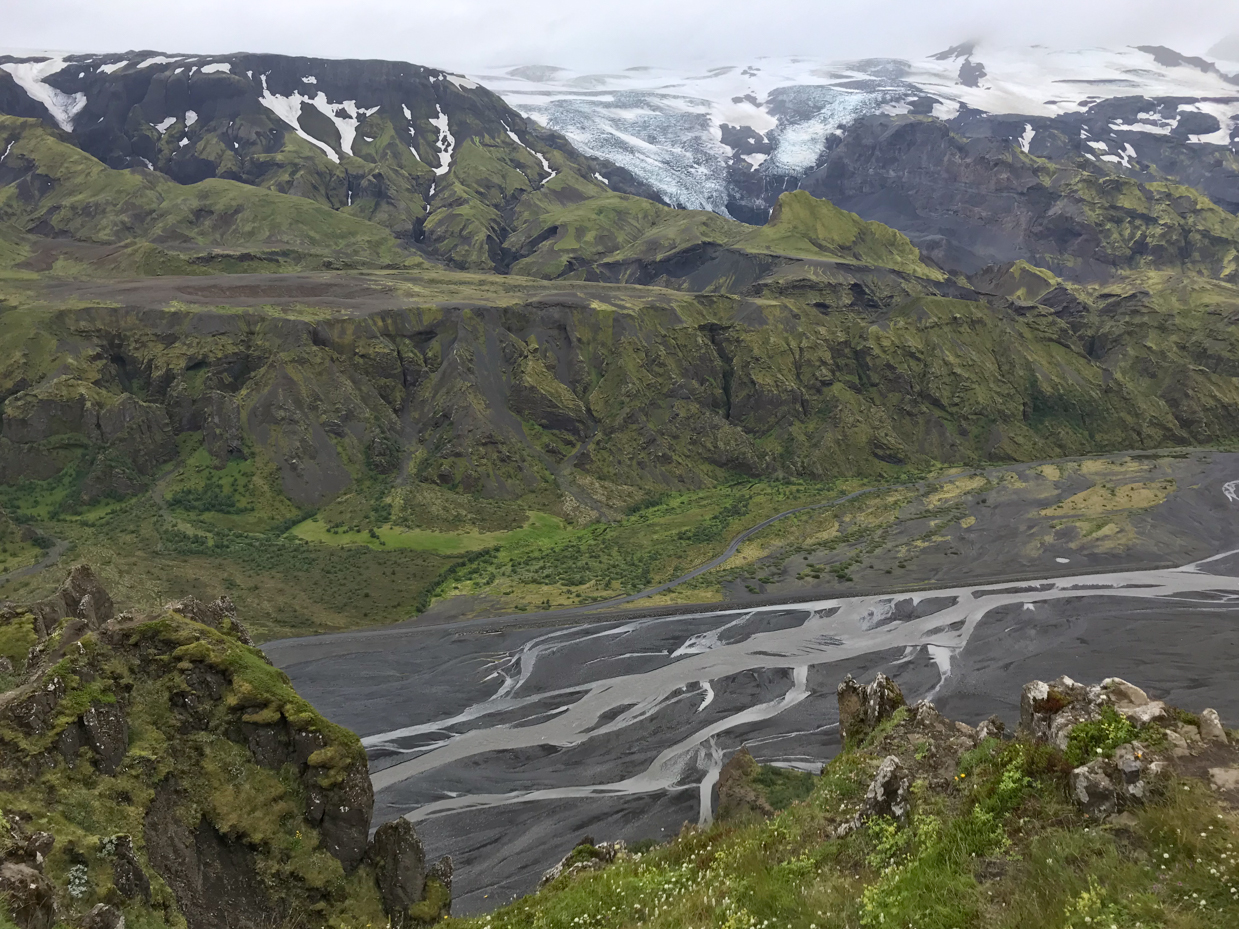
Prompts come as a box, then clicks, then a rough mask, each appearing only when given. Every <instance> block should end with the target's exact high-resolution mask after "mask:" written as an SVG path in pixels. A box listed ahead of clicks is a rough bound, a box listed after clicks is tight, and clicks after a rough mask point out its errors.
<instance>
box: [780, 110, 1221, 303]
mask: <svg viewBox="0 0 1239 929" xmlns="http://www.w3.org/2000/svg"><path fill="white" fill-rule="evenodd" d="M1065 154H1073V153H1070V152H1068V153H1065ZM1073 160H1074V161H1075V163H1073ZM803 188H804V189H805V190H807V191H809V192H810V193H812V194H813V195H814V196H818V197H825V198H827V199H829V200H831V201H833V202H834V203H836V204H838V205H839V206H842V207H843V208H845V209H849V210H853V211H855V212H857V213H859V214H860V215H862V216H864V217H866V218H867V219H872V220H876V221H879V222H883V223H886V224H887V225H890V226H893V227H894V228H896V229H899V230H901V231H902V232H904V233H906V234H908V235H909V236H911V237H912V238H913V240H914V241H915V242H916V243H917V244H919V245H920V246H921V247H922V249H923V250H925V251H926V252H927V253H928V254H929V255H931V256H934V257H935V258H936V259H937V260H939V262H940V263H942V264H945V265H947V266H949V267H952V268H962V269H964V270H966V271H968V272H972V271H976V270H979V269H980V268H982V267H984V266H986V265H989V264H995V263H1000V262H1009V261H1015V260H1020V259H1024V260H1027V261H1030V262H1032V263H1033V264H1037V265H1040V266H1042V267H1046V268H1049V269H1051V270H1053V271H1055V272H1057V273H1059V274H1062V275H1065V276H1068V277H1071V278H1073V279H1076V280H1098V279H1101V280H1104V279H1106V278H1107V277H1109V276H1111V275H1113V274H1115V273H1116V272H1117V271H1122V270H1131V269H1147V268H1158V269H1163V270H1191V271H1200V272H1203V273H1205V274H1208V275H1210V276H1217V277H1221V278H1223V279H1233V278H1234V276H1235V275H1236V273H1237V272H1239V257H1237V254H1236V244H1235V243H1236V241H1239V220H1236V219H1235V217H1234V216H1233V215H1232V214H1230V213H1227V212H1226V211H1225V210H1223V209H1221V208H1220V207H1218V206H1217V205H1216V204H1214V203H1212V202H1211V201H1209V200H1208V199H1207V198H1205V197H1204V196H1203V195H1202V194H1200V193H1199V192H1198V191H1196V190H1195V189H1192V188H1188V187H1183V186H1177V185H1173V184H1167V183H1164V182H1154V181H1150V182H1148V183H1142V182H1140V181H1137V180H1134V179H1132V178H1128V177H1124V176H1122V175H1121V174H1119V173H1117V171H1115V172H1110V171H1103V170H1099V169H1098V168H1097V167H1096V166H1095V165H1094V164H1093V163H1089V162H1086V161H1083V156H1082V155H1077V156H1075V158H1074V159H1070V158H1069V159H1067V160H1066V161H1059V162H1054V161H1050V160H1047V159H1046V158H1040V157H1037V156H1036V155H1032V154H1029V153H1028V152H1026V151H1024V150H1023V149H1022V148H1021V146H1020V145H1019V144H1018V142H1017V141H1015V140H1009V139H1004V138H995V137H990V136H981V137H976V138H971V139H970V138H966V137H964V136H961V135H958V134H956V133H955V132H954V131H953V130H952V128H951V127H950V126H949V125H948V124H946V123H943V122H941V121H938V120H934V119H930V118H927V117H913V116H904V117H878V116H875V117H869V118H867V119H865V120H862V121H860V122H858V123H857V124H855V125H854V126H853V127H851V129H850V130H849V132H848V133H847V135H846V136H845V137H844V138H843V140H842V141H841V142H840V143H839V144H838V146H837V147H835V148H834V149H833V151H831V153H830V155H829V156H828V158H827V160H826V163H825V164H824V165H823V167H821V168H820V169H819V170H817V171H816V172H814V173H813V174H810V175H809V176H808V177H806V178H805V179H804V182H803Z"/></svg>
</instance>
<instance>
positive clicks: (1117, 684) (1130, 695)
mask: <svg viewBox="0 0 1239 929" xmlns="http://www.w3.org/2000/svg"><path fill="white" fill-rule="evenodd" d="M1101 689H1102V691H1103V692H1104V693H1105V694H1106V695H1107V696H1109V697H1110V700H1111V701H1112V702H1113V704H1114V708H1115V709H1116V710H1118V711H1119V712H1120V713H1121V712H1122V711H1123V709H1124V708H1128V709H1132V708H1135V707H1138V706H1144V705H1145V704H1146V703H1148V702H1149V695H1148V694H1146V693H1145V692H1144V691H1143V690H1141V689H1140V688H1139V687H1137V686H1136V685H1135V684H1132V683H1130V682H1128V681H1125V680H1123V679H1122V678H1121V677H1108V678H1106V679H1105V680H1104V681H1102V682H1101Z"/></svg>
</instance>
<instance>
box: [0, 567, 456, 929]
mask: <svg viewBox="0 0 1239 929" xmlns="http://www.w3.org/2000/svg"><path fill="white" fill-rule="evenodd" d="M0 651H2V652H3V654H4V657H5V659H7V660H8V661H9V662H11V663H12V665H13V673H11V674H9V675H8V676H7V677H6V678H5V679H4V681H3V682H2V683H3V686H0V690H2V691H3V693H0V809H2V810H3V814H4V816H5V817H6V822H5V824H4V828H3V829H0V862H3V863H2V864H0V868H4V869H10V870H11V869H14V868H16V869H19V870H20V869H25V870H24V871H23V872H22V873H24V874H25V875H26V880H27V882H28V884H29V887H30V890H31V892H32V893H31V894H27V895H25V896H23V895H21V894H17V895H13V894H10V898H9V900H8V901H7V902H8V905H9V906H8V908H9V910H10V912H11V914H12V916H13V917H14V919H15V920H16V921H17V923H18V924H19V926H21V927H22V929H39V927H40V926H46V925H48V924H49V920H52V919H54V920H55V921H56V922H58V923H78V922H80V921H81V920H82V919H83V918H86V919H87V921H88V922H90V920H99V919H104V918H111V919H113V920H114V919H115V916H114V915H113V914H119V915H123V916H124V917H125V918H126V919H127V921H129V922H130V923H135V924H137V925H147V926H161V925H166V926H187V927H189V929H215V927H220V929H222V927H258V926H266V925H270V924H272V923H275V922H285V921H288V922H295V923H297V924H299V925H311V926H318V925H322V926H327V925H330V926H350V927H351V926H357V925H364V924H367V923H378V922H381V921H386V920H387V919H388V918H389V915H390V916H391V917H394V918H397V919H399V920H405V919H407V915H406V913H405V911H404V910H403V909H402V908H401V907H400V906H396V907H395V908H394V909H393V899H394V898H393V896H392V894H391V892H390V891H391V887H390V886H389V884H387V883H385V882H384V880H383V867H384V861H385V859H384V855H386V856H387V859H386V863H387V864H390V863H391V862H393V861H394V862H395V863H396V864H397V865H399V866H401V867H408V868H414V869H417V868H421V869H422V870H421V871H420V872H419V875H418V876H419V880H421V881H423V882H424V888H423V892H424V893H425V895H426V896H427V897H428V898H429V897H434V898H435V902H434V903H432V904H431V905H430V907H429V908H434V909H435V912H434V913H427V914H426V915H427V917H428V918H429V917H433V916H436V915H437V914H438V909H439V908H440V907H442V906H445V905H446V896H445V893H444V892H445V891H446V888H445V887H443V886H442V885H443V884H444V883H445V882H450V879H448V878H446V876H445V875H446V872H442V871H441V872H440V876H439V877H437V878H433V879H431V880H427V879H426V878H425V871H424V860H423V859H422V858H417V856H418V855H420V854H421V853H420V847H416V848H414V847H413V844H411V843H410V842H409V841H405V842H404V844H403V845H400V843H397V845H399V846H400V847H399V848H395V847H393V848H386V849H383V850H382V851H383V854H376V853H375V852H374V850H372V849H371V847H370V845H369V843H368V837H367V834H368V830H369V827H370V814H371V810H372V806H373V795H372V792H371V788H370V781H369V775H368V771H367V766H366V757H365V753H364V752H363V751H362V748H361V745H360V743H359V742H358V740H357V737H356V736H354V735H353V734H352V733H350V732H347V731H345V730H343V729H340V728H339V727H337V726H334V725H332V724H331V723H329V722H327V721H326V720H324V719H323V718H322V717H320V716H319V715H318V714H317V713H316V712H315V711H314V710H313V708H312V707H310V706H309V704H307V703H306V702H305V701H304V700H302V699H300V698H299V697H298V696H297V694H296V692H295V691H294V690H293V688H292V687H291V685H290V684H289V682H288V679H287V677H285V675H284V674H283V673H282V672H280V671H278V670H276V669H275V668H273V667H271V665H270V664H269V663H268V662H267V661H266V659H265V657H264V656H263V655H262V653H261V652H259V651H258V650H257V649H255V648H253V647H252V645H251V644H250V642H249V638H248V635H247V634H246V632H245V630H244V627H242V626H241V625H240V623H239V622H238V620H237V619H236V615H235V610H234V609H233V608H232V606H231V603H230V602H229V601H228V600H227V599H222V600H219V601H217V602H215V603H211V604H206V603H202V602H199V601H196V600H192V599H191V600H185V601H179V602H176V603H172V604H169V605H168V606H167V607H166V608H165V609H164V610H162V611H160V612H158V613H156V614H152V615H146V616H136V615H132V614H120V615H115V611H114V608H113V606H112V601H111V598H110V597H109V596H108V594H107V592H106V591H105V590H103V588H102V587H100V586H99V584H98V582H97V580H96V579H95V577H94V575H93V573H92V572H91V571H90V569H89V568H86V567H84V566H80V567H78V568H75V569H74V570H73V572H72V574H71V575H70V577H69V579H68V580H67V581H66V582H65V584H64V586H62V587H61V589H60V590H59V591H58V592H57V593H56V594H55V595H54V596H53V597H51V598H49V599H47V600H44V601H41V602H38V603H32V604H28V605H25V606H15V605H12V604H6V605H4V606H3V607H2V608H0ZM413 842H415V837H414V839H413ZM409 855H413V859H416V860H413V859H410V858H409V857H408V856H409ZM423 858H424V856H423ZM376 868H377V869H378V871H379V873H378V875H377V877H376ZM7 876H10V875H8V874H6V877H7ZM436 881H437V884H436ZM436 887H437V889H436ZM36 889H37V890H38V893H37V894H34V893H33V892H34V891H35V890H36ZM34 897H37V898H38V899H34ZM27 898H30V899H27ZM408 902H417V901H408ZM419 912H420V911H419ZM88 913H89V914H90V915H89V916H87V914H88Z"/></svg>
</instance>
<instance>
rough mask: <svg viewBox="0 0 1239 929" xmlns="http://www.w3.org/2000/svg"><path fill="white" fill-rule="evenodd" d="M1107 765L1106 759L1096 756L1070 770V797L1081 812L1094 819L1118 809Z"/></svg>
mask: <svg viewBox="0 0 1239 929" xmlns="http://www.w3.org/2000/svg"><path fill="white" fill-rule="evenodd" d="M1107 767H1108V766H1107V764H1106V761H1105V760H1104V759H1101V758H1098V759H1096V760H1095V761H1090V762H1089V763H1088V764H1086V765H1082V766H1080V767H1078V768H1076V769H1075V770H1074V771H1072V772H1071V797H1072V799H1073V800H1075V803H1076V806H1078V807H1079V808H1080V810H1081V812H1083V813H1084V814H1085V815H1087V816H1091V817H1093V818H1094V819H1102V818H1104V817H1106V816H1109V815H1110V814H1111V813H1115V812H1117V811H1118V791H1117V790H1116V789H1115V786H1114V781H1113V780H1112V779H1111V777H1110V773H1109V772H1108V771H1107V770H1106V769H1107Z"/></svg>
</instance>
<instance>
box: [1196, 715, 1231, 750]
mask: <svg viewBox="0 0 1239 929" xmlns="http://www.w3.org/2000/svg"><path fill="white" fill-rule="evenodd" d="M1200 737H1201V738H1202V739H1204V740H1205V741H1206V742H1215V743H1217V744H1219V745H1226V744H1228V743H1229V739H1227V737H1226V730H1225V729H1224V728H1223V727H1222V720H1221V718H1220V717H1219V716H1218V714H1217V710H1205V711H1204V712H1202V713H1201V714H1200Z"/></svg>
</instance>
